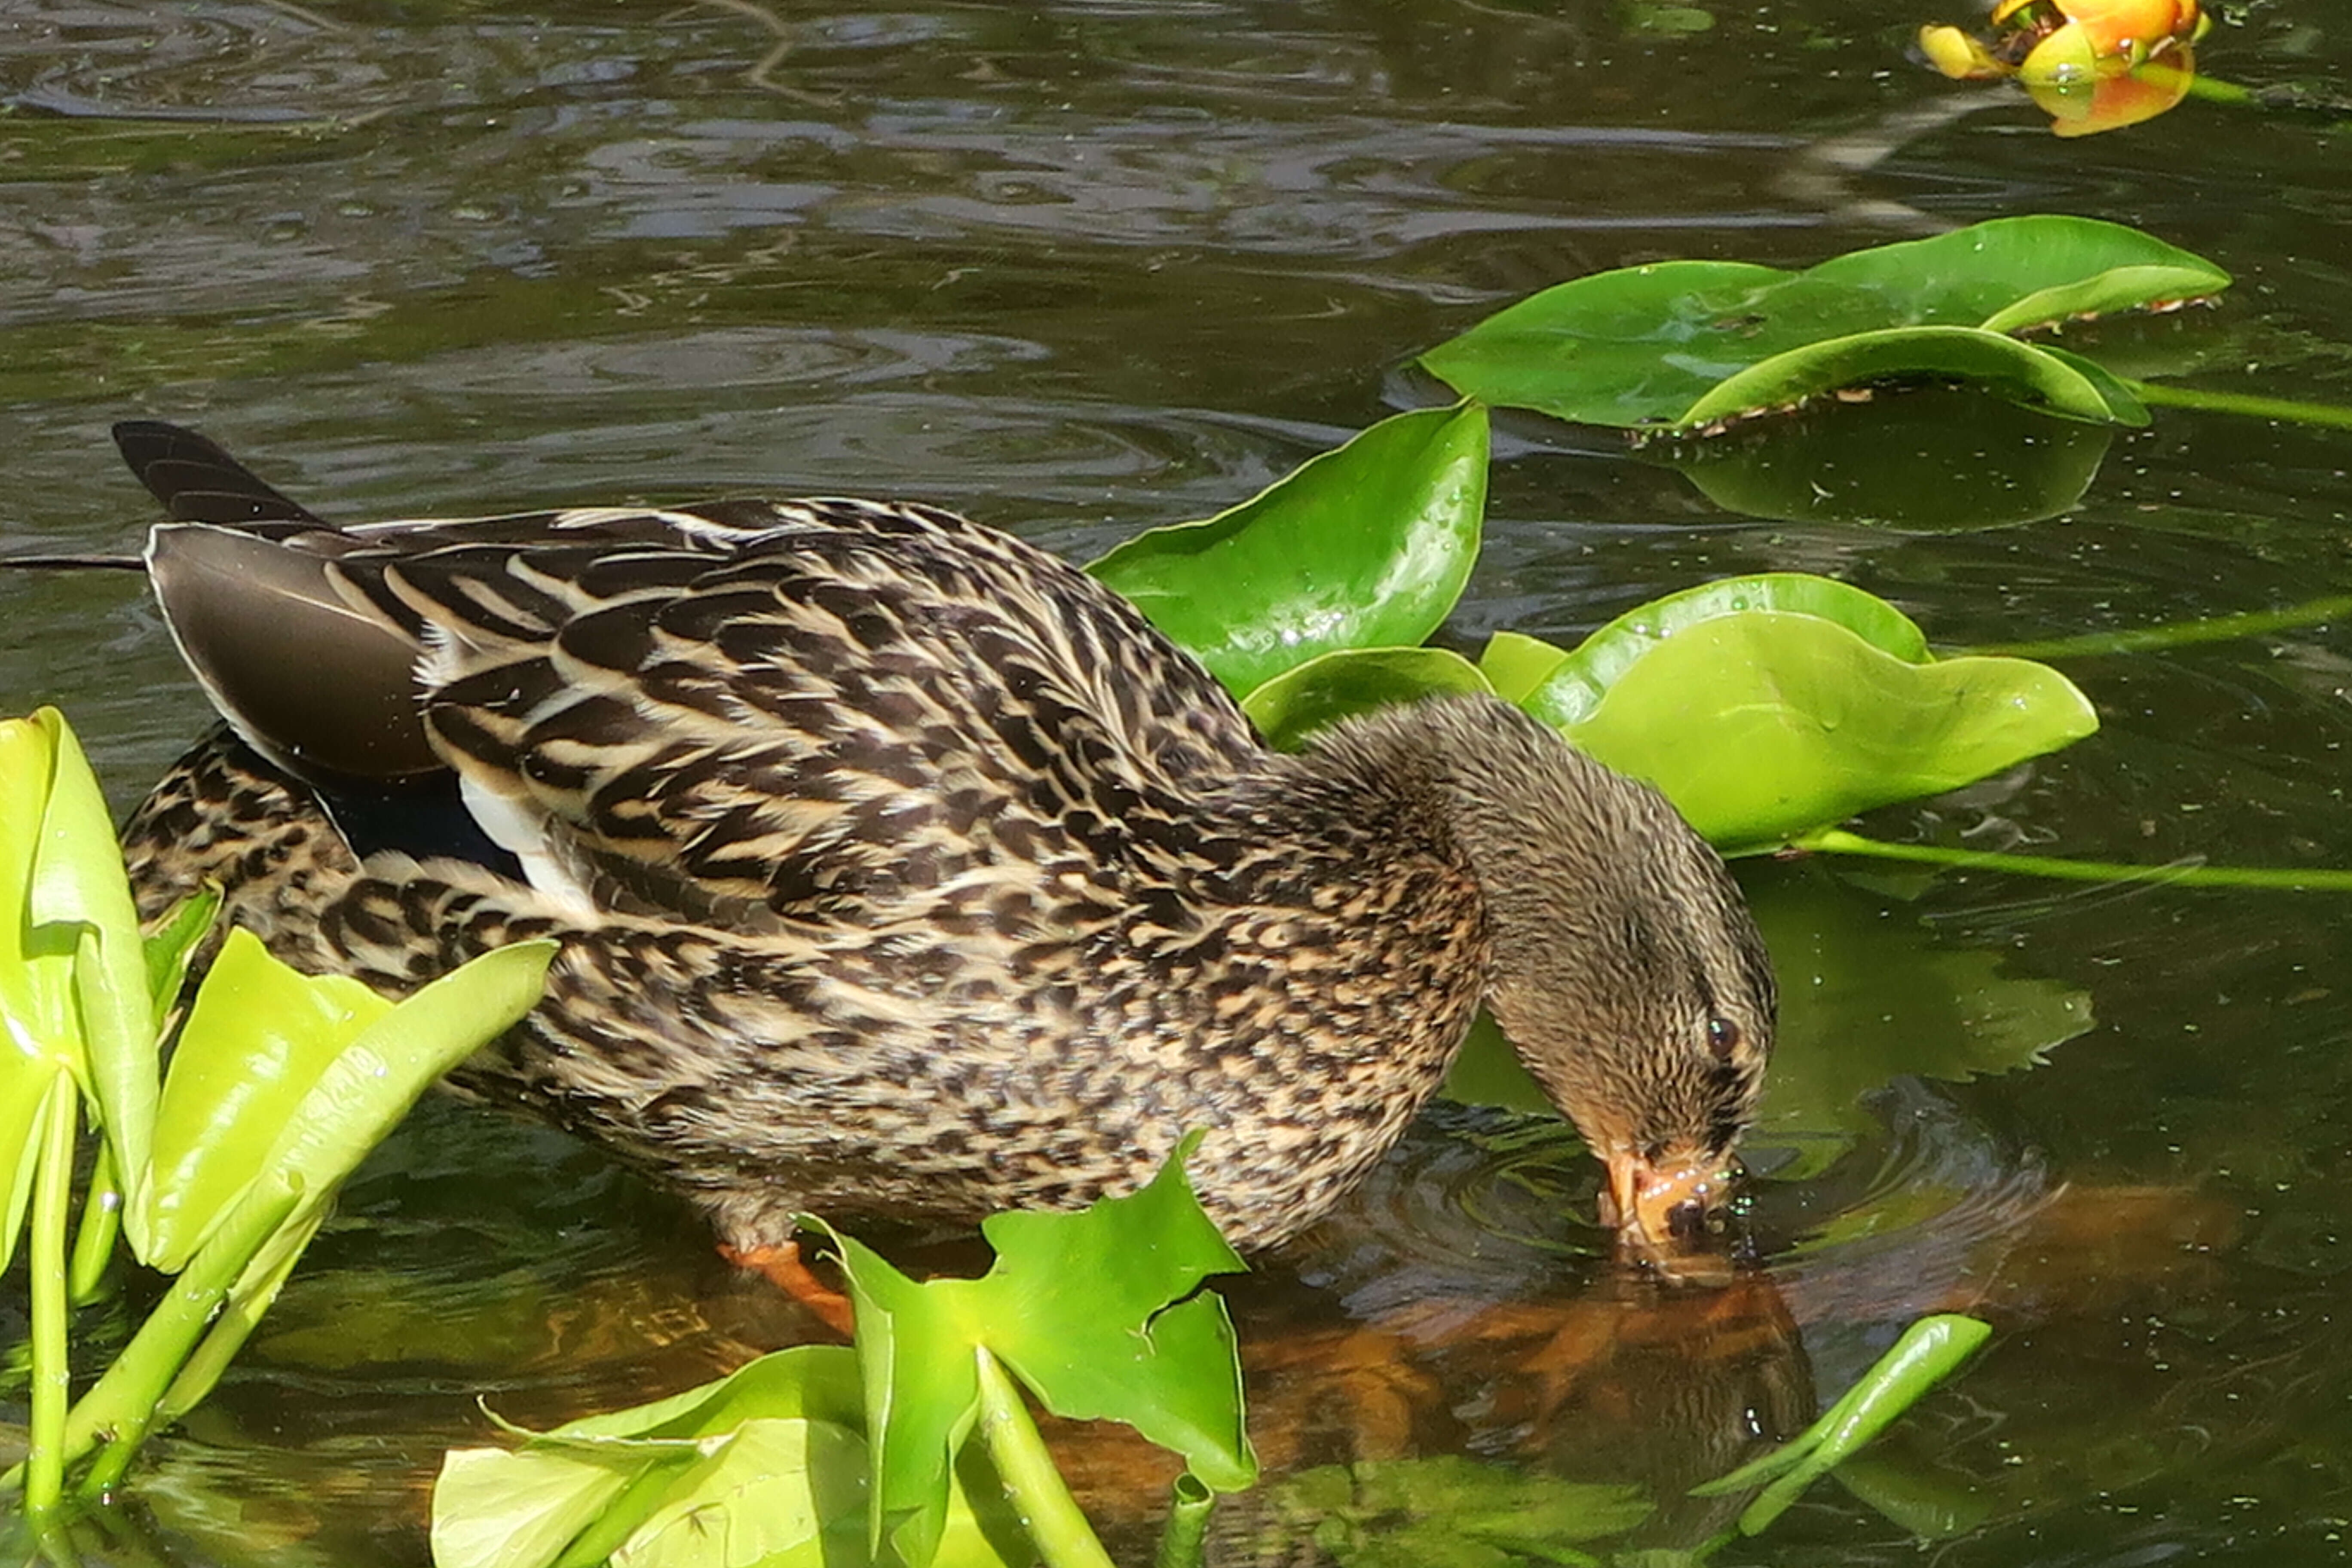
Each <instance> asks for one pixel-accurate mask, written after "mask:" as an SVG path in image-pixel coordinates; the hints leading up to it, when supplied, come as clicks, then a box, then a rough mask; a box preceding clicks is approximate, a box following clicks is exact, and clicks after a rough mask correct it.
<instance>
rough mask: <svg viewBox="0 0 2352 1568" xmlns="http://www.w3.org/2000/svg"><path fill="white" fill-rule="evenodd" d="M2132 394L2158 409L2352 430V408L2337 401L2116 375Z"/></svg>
mask: <svg viewBox="0 0 2352 1568" xmlns="http://www.w3.org/2000/svg"><path fill="white" fill-rule="evenodd" d="M2116 379H2117V380H2119V381H2121V382H2122V383H2123V384H2125V385H2126V386H2127V387H2129V388H2130V389H2131V392H2132V395H2134V396H2136V397H2137V398H2138V399H2139V400H2140V401H2141V402H2142V403H2145V404H2147V405H2149V406H2150V407H2154V408H2200V409H2203V410H2204V411H2205V412H2207V413H2209V414H2242V415H2245V416H2248V417H2249V418H2253V419H2284V420H2286V421H2287V422H2288V423H2290V424H2294V425H2316V426H2320V427H2321V428H2323V429H2327V430H2352V408H2346V407H2344V406H2342V405H2338V404H2334V403H2305V402H2303V401H2301V400H2299V399H2296V398H2291V397H2256V396H2253V395H2250V394H2247V393H2242V392H2200V391H2199V390H2197V389H2196V388H2194V387H2187V386H2158V385H2157V384H2154V383H2152V382H2146V381H2134V380H2132V379H2131V378H2130V377H2128V376H2119V377H2117V378H2116Z"/></svg>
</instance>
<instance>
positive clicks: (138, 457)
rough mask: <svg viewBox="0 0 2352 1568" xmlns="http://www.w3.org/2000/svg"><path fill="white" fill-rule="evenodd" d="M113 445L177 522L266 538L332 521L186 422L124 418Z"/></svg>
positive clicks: (281, 536)
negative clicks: (204, 524)
mask: <svg viewBox="0 0 2352 1568" xmlns="http://www.w3.org/2000/svg"><path fill="white" fill-rule="evenodd" d="M114 445H115V447H117V448H118V449H119V450H121V453H122V460H123V461H124V462H126V463H128V464H130V465H131V472H132V473H133V474H135V475H137V476H138V479H139V482H140V483H141V484H142V485H145V486H146V487H147V489H148V493H150V494H151V495H152V496H153V497H154V498H155V499H156V500H159V501H162V502H163V510H165V511H167V512H169V513H170V514H171V516H172V519H173V521H175V522H212V523H221V524H224V525H226V526H228V527H232V528H236V529H238V530H240V531H245V532H248V533H256V534H259V535H260V536H262V537H263V538H265V539H283V538H285V537H287V536H288V535H289V534H294V533H302V532H307V531H310V530H312V529H320V528H325V529H331V528H333V527H334V525H333V524H332V523H331V522H328V521H326V520H325V519H323V518H321V517H320V516H319V515H318V514H317V513H315V512H313V511H311V510H310V509H308V508H307V507H304V506H301V505H300V504H299V503H297V502H295V501H293V500H289V499H287V498H286V497H285V496H283V495H280V494H279V493H278V491H277V490H276V489H273V488H271V487H270V486H269V485H268V484H267V483H265V482H264V481H263V480H262V479H261V478H260V477H259V476H258V475H257V474H255V473H254V472H253V470H252V469H250V468H247V467H246V466H245V465H244V464H243V463H240V462H238V461H237V460H236V458H232V457H230V456H229V455H228V453H227V452H226V450H225V449H223V448H222V447H221V446H220V444H219V443H217V442H215V441H214V440H213V439H212V438H211V437H207V436H203V435H199V434H198V433H197V432H195V431H194V430H191V429H188V428H187V427H186V426H181V425H166V424H164V423H163V421H161V420H157V419H125V420H123V421H122V422H121V424H119V425H117V426H115V427H114ZM131 564H137V563H136V562H135V560H134V561H133V562H132V563H131Z"/></svg>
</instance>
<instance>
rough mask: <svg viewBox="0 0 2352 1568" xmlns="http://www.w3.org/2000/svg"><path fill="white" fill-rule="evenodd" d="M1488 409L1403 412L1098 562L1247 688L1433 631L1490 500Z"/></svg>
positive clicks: (1463, 571) (1449, 607)
mask: <svg viewBox="0 0 2352 1568" xmlns="http://www.w3.org/2000/svg"><path fill="white" fill-rule="evenodd" d="M1486 446H1487V442H1486V410H1485V409H1483V408H1480V407H1477V406H1475V405H1469V406H1465V407H1461V408H1430V409H1422V410H1419V411H1417V412H1415V413H1412V414H1401V415H1398V416H1395V417H1394V418H1391V419H1383V420H1381V422H1380V423H1379V424H1377V425H1375V426H1372V427H1371V428H1370V429H1369V430H1366V431H1365V432H1363V433H1362V434H1361V435H1360V436H1358V437H1355V438H1354V439H1353V440H1351V441H1349V443H1348V444H1347V445H1346V446H1344V447H1339V449H1338V450H1337V451H1332V452H1326V453H1324V454H1322V455H1321V456H1320V457H1317V458H1310V459H1309V460H1308V461H1307V462H1306V463H1304V464H1302V465H1301V466H1300V467H1299V468H1297V470H1296V471H1294V472H1293V473H1291V474H1289V475H1288V476H1286V478H1284V479H1281V480H1280V481H1278V482H1277V483H1276V484H1274V485H1273V486H1271V487H1269V488H1268V489H1265V491H1264V492H1262V493H1261V494H1259V495H1257V496H1255V497H1254V498H1252V499H1251V500H1246V501H1244V502H1243V503H1242V504H1241V505H1239V506H1237V507H1234V509H1233V510H1230V511H1224V512H1220V513H1219V514H1217V515H1216V516H1215V517H1213V518H1210V519H1208V520H1207V521H1203V522H1189V523H1183V524H1181V525H1179V526H1177V527H1174V528H1157V529H1153V530H1152V531H1150V532H1148V533H1142V534H1138V535H1137V536H1136V537H1135V538H1133V539H1130V540H1129V541H1128V542H1126V543H1124V544H1122V545H1120V546H1119V547H1118V549H1116V550H1114V551H1112V552H1110V553H1109V554H1108V555H1106V556H1104V557H1103V558H1102V559H1101V560H1099V561H1097V562H1096V563H1094V564H1093V565H1091V566H1089V567H1087V571H1089V572H1091V573H1093V574H1095V575H1096V576H1097V577H1098V578H1100V579H1101V580H1102V581H1103V582H1104V583H1106V584H1109V585H1110V586H1111V587H1113V588H1115V589H1117V590H1118V592H1119V593H1121V594H1123V595H1126V596H1127V597H1128V598H1129V599H1130V600H1132V601H1134V603H1135V605H1136V607H1137V608H1139V609H1140V610H1141V611H1142V612H1143V613H1144V614H1145V615H1146V616H1150V618H1151V622H1152V624H1153V625H1154V626H1158V627H1159V628H1160V630H1161V631H1163V632H1166V633H1167V634H1168V635H1169V636H1170V637H1173V638H1174V639H1175V640H1176V641H1177V642H1179V643H1181V645H1182V646H1183V647H1185V648H1186V649H1188V650H1189V651H1190V652H1191V653H1192V655H1193V656H1194V657H1195V658H1199V659H1200V661H1201V662H1202V664H1205V665H1207V666H1208V667H1209V669H1210V672H1211V673H1212V674H1213V675H1215V676H1216V678H1217V679H1219V680H1221V681H1223V682H1224V685H1225V689H1227V690H1229V691H1231V692H1233V693H1234V695H1235V696H1237V697H1238V696H1242V695H1244V694H1245V693H1247V692H1250V691H1254V690H1255V689H1257V688H1258V687H1260V686H1263V685H1265V683H1266V682H1267V681H1268V680H1271V679H1274V678H1275V677H1276V676H1277V675H1280V674H1282V673H1283V672H1284V671H1285V670H1287V669H1289V668H1293V667H1294V666H1297V665H1300V664H1304V663H1305V662H1306V661H1307V660H1308V659H1310V658H1315V657H1317V656H1318V655H1320V654H1326V653H1330V652H1332V651H1334V650H1336V649H1339V648H1357V647H1402V646H1409V645H1412V644H1414V643H1418V642H1420V641H1421V640H1422V639H1423V638H1424V637H1428V636H1429V634H1430V633H1432V632H1433V631H1435V630H1436V629H1437V628H1438V626H1440V625H1441V624H1442V623H1443V622H1444V619H1445V617H1446V616H1447V615H1449V614H1450V613H1452V611H1453V609H1454V602H1455V601H1456V600H1458V599H1460V598H1461V596H1462V590H1463V587H1464V585H1465V584H1467V583H1468V582H1469V580H1470V567H1471V564H1472V563H1473V562H1475V560H1476V559H1477V556H1478V533H1479V528H1480V525H1481V523H1482V522H1483V521H1484V520H1485V517H1486Z"/></svg>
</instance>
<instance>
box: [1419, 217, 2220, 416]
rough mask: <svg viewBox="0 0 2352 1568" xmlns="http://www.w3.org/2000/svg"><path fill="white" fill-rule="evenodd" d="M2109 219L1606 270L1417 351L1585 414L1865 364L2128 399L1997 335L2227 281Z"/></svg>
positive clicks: (1710, 412)
mask: <svg viewBox="0 0 2352 1568" xmlns="http://www.w3.org/2000/svg"><path fill="white" fill-rule="evenodd" d="M2229 282H2230V277H2229V274H2228V273H2226V272H2224V271H2222V270H2221V268H2217V267H2215V266H2213V265H2212V264H2211V263H2210V262H2209V261H2206V260H2204V259H2203V258H2200V257H2197V256H2194V255H2191V254H2190V253H2189V252H2188V251H2185V250H2181V249H2179V248H2178V247H2174V246H2170V245H2167V244H2165V243H2164V242H2162V241H2161V240H2158V239H2156V238H2153V237H2150V236H2147V235H2144V234H2141V233H2140V232H2138V231H2137V230H2136V229H2131V228H2126V227H2125V226H2121V225H2119V224H2110V223H2102V222H2098V221H2096V220H2095V219H2090V218H2077V217H2065V216H2028V217H2016V218H2000V219H1995V220H1994V221H1992V222H1990V223H1982V224H1978V225H1975V226H1971V227H1969V228H1964V229H1958V230H1955V231H1954V232H1952V233H1950V234H1945V235H1938V236H1937V237H1934V238H1932V239H1921V240H1909V241H1905V242H1903V243H1900V244H1895V245H1885V246H1876V247H1872V248H1869V249H1866V250H1860V251H1854V252H1852V253H1850V254H1848V255H1845V256H1841V257H1838V258H1833V259H1832V260H1829V261H1825V262H1822V264H1821V265H1820V266H1818V267H1814V268H1811V269H1810V270H1808V271H1804V272H1798V273H1789V272H1783V271H1780V270H1779V269H1777V268H1769V267H1757V266H1752V265H1748V264H1746V263H1738V262H1703V261H1684V262H1665V263H1661V264H1657V265H1654V266H1648V267H1634V268H1622V269H1619V270H1617V271H1613V272H1603V273H1599V274H1596V275H1594V276H1592V277H1590V278H1580V279H1575V280H1574V281H1571V282H1568V283H1562V284H1559V285H1557V286H1556V287H1554V288H1550V289H1545V290H1544V291H1543V292H1541V293H1539V294H1537V295H1535V296H1534V297H1532V298H1530V299H1528V300H1522V301H1520V302H1519V303H1518V304H1517V305H1513V306H1511V307H1510V308H1509V309H1507V310H1503V311H1501V312H1499V313H1497V314H1496V315H1494V316H1490V317H1488V318H1487V319H1486V321H1481V322H1480V323H1479V324H1478V325H1476V326H1475V327H1473V328H1472V329H1470V331H1467V332H1465V333H1463V334H1462V335H1461V336H1460V337H1457V338H1454V339H1453V340H1451V341H1450V342H1445V343H1442V344H1440V345H1439V346H1438V347H1436V348H1434V349H1432V350H1430V351H1429V353H1426V354H1423V356H1422V359H1421V363H1422V365H1423V367H1424V368H1425V369H1427V370H1428V371H1429V372H1430V373H1431V374H1433V375H1435V376H1436V377H1437V378H1438V379H1439V380H1441V381H1443V382H1444V383H1445V384H1447V385H1449V386H1451V387H1453V388H1454V390H1455V391H1457V392H1460V393H1462V394H1464V395H1467V396H1471V397H1476V398H1480V399H1483V400H1484V401H1486V402H1488V403H1496V404H1504V405H1510V406H1513V407H1519V408H1533V409H1536V410H1538V411H1539V412H1542V413H1545V414H1550V415H1553V416H1557V417H1559V418H1562V419H1570V420H1576V421H1579V422H1580V423H1584V424H1592V425H1615V426H1626V427H1631V428H1658V429H1691V428H1696V427H1701V426H1709V425H1712V424H1717V423H1721V422H1723V421H1727V420H1729V419H1732V418H1735V417H1738V416H1741V415H1745V414H1750V413H1756V412H1759V411H1761V410H1765V409H1770V408H1777V407H1780V406H1782V405H1789V404H1792V403H1796V402H1799V401H1801V400H1802V399H1804V398H1807V397H1811V396H1815V395H1820V394H1822V393H1826V392H1832V391H1835V390H1837V389H1839V388H1841V387H1845V386H1852V385H1856V384H1863V383H1865V382H1874V381H1883V380H1904V379H1909V380H1922V379H1927V380H1960V381H1968V382H1973V383H1977V384H1982V385H1985V386H1987V387H1989V388H1990V389H1991V390H1993V391H1995V392H1997V393H1999V394H2000V395H2003V396H2008V397H2012V398H2015V399H2017V400H2018V401H2021V402H2025V403H2029V404H2032V405H2036V406H2039V407H2042V408H2044V409H2047V410H2048V411H2050V412H2052V413H2053V414H2058V415H2062V416H2066V417H2070V418H2075V419H2084V420H2090V421H2094V422H2097V423H2105V424H2115V425H2126V426H2137V425H2144V424H2146V423H2147V410H2146V409H2145V408H2144V407H2142V406H2141V405H2140V403H2139V401H2138V399H2137V397H2135V396H2134V395H2132V394H2131V392H2130V391H2129V389H2128V388H2126V386H2125V385H2124V384H2122V383H2121V382H2119V381H2117V380H2116V378H2115V377H2114V376H2112V375H2110V374H2107V373H2106V372H2105V371H2103V370H2101V369H2099V368H2098V367H2097V366H2096V365H2094V364H2092V363H2090V362H2088V361H2086V360H2084V359H2083V358H2081V357H2080V356H2079V355H2074V354H2070V353H2065V352H2063V351H2062V350H2058V349H2053V348H2051V347H2048V346H2046V345H2041V344H2027V343H2021V342H2016V341H2015V340H2013V339H2012V338H2010V337H2008V336H2006V335H2005V334H2009V333H2013V332H2019V331H2025V330H2027V329H2029V328H2032V327H2036V326H2042V325H2046V324H2050V323H2053V322H2059V321H2066V320H2069V319H2071V318H2074V317H2077V316H2085V315H2093V314H2099V313H2104V312H2109V311H2116V310H2131V309H2137V308H2157V307H2164V306H2168V305H2173V304H2177V303H2179V302H2180V301H2182V300H2192V299H2199V298H2203V297H2205V296H2207V295H2210V294H2213V293H2215V292H2218V291H2219V290H2221V289H2224V288H2226V287H2228V286H2229Z"/></svg>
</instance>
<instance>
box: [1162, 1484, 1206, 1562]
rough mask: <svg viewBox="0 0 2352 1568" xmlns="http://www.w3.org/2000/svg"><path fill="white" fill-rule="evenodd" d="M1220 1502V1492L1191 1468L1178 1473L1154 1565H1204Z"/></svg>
mask: <svg viewBox="0 0 2352 1568" xmlns="http://www.w3.org/2000/svg"><path fill="white" fill-rule="evenodd" d="M1216 1506H1217V1494H1216V1493H1214V1492H1213V1491H1211V1490H1210V1489H1209V1488H1208V1485H1207V1483H1206V1482H1204V1481H1202V1479H1201V1478H1200V1477H1198V1476H1196V1475H1194V1474H1193V1473H1192V1471H1190V1470H1187V1471H1185V1472H1184V1473H1183V1474H1182V1475H1181V1476H1178V1477H1177V1478H1176V1484H1175V1486H1174V1487H1173V1488H1172V1489H1171V1495H1170V1497H1169V1500H1168V1523H1167V1524H1166V1526H1165V1527H1163V1528H1162V1529H1161V1531H1160V1550H1159V1552H1158V1553H1157V1554H1155V1555H1154V1556H1153V1558H1152V1568H1201V1562H1202V1555H1203V1553H1204V1552H1205V1551H1206V1550H1207V1547H1208V1542H1209V1514H1210V1512H1211V1511H1212V1510H1213V1509H1215V1507H1216Z"/></svg>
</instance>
